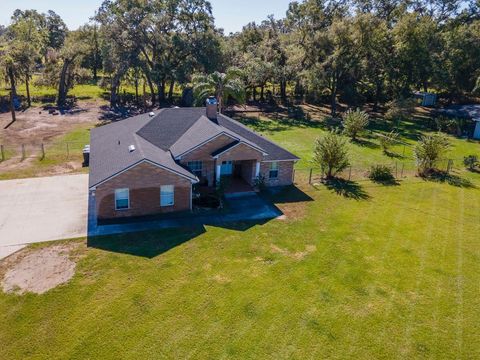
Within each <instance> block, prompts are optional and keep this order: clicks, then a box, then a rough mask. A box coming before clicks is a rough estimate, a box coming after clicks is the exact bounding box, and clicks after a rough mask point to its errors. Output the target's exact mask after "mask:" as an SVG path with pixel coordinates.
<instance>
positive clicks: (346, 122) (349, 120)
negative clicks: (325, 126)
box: [342, 109, 369, 140]
mask: <svg viewBox="0 0 480 360" xmlns="http://www.w3.org/2000/svg"><path fill="white" fill-rule="evenodd" d="M368 122H369V119H368V114H367V113H366V112H364V111H361V110H360V109H357V110H355V111H354V110H348V111H347V112H346V113H345V114H344V115H343V123H342V124H343V131H344V132H345V134H346V135H347V136H349V137H350V138H351V139H352V140H356V139H357V135H358V134H359V133H360V132H361V131H363V130H364V129H365V128H366V127H367V125H368Z"/></svg>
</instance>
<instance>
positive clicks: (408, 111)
mask: <svg viewBox="0 0 480 360" xmlns="http://www.w3.org/2000/svg"><path fill="white" fill-rule="evenodd" d="M387 108H388V110H387V112H386V113H385V119H386V120H388V121H392V122H393V123H395V124H398V123H399V122H400V121H404V120H408V119H409V118H410V117H411V116H412V114H413V111H414V110H415V100H413V99H397V100H392V101H390V102H389V103H388V104H387Z"/></svg>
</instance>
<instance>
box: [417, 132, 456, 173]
mask: <svg viewBox="0 0 480 360" xmlns="http://www.w3.org/2000/svg"><path fill="white" fill-rule="evenodd" d="M449 148H450V141H449V140H448V138H447V137H446V136H445V135H443V134H441V133H436V134H431V135H425V136H422V138H421V139H420V141H419V142H418V143H417V144H416V145H415V148H414V149H413V153H414V156H415V160H416V162H417V166H418V172H419V174H420V175H427V174H428V173H429V172H431V171H432V170H434V169H436V167H437V164H438V161H439V160H441V159H442V157H443V156H444V155H445V154H446V153H447V151H448V150H449Z"/></svg>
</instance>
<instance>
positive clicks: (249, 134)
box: [217, 114, 300, 161]
mask: <svg viewBox="0 0 480 360" xmlns="http://www.w3.org/2000/svg"><path fill="white" fill-rule="evenodd" d="M217 122H218V124H219V125H220V126H222V127H224V128H227V129H228V130H230V131H232V132H234V133H235V134H238V135H239V136H242V137H243V138H245V139H247V140H249V141H250V142H252V143H254V144H256V145H257V147H260V148H261V149H263V150H264V151H265V152H266V153H267V155H266V156H265V157H264V160H266V161H276V160H300V158H298V157H297V156H295V155H293V154H292V153H291V152H289V151H287V150H285V149H284V148H282V147H280V146H278V145H277V144H275V143H273V142H272V141H270V140H268V139H265V138H264V137H263V136H261V135H258V134H256V133H255V132H253V131H252V130H250V129H249V128H248V127H246V126H245V125H243V124H241V123H239V122H238V121H235V120H233V119H231V118H229V117H227V116H225V115H223V114H218V118H217Z"/></svg>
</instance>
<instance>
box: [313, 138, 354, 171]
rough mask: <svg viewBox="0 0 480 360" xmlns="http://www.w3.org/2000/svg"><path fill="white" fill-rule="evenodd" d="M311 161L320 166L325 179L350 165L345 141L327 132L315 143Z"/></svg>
mask: <svg viewBox="0 0 480 360" xmlns="http://www.w3.org/2000/svg"><path fill="white" fill-rule="evenodd" d="M313 161H314V162H315V163H316V164H318V165H319V166H320V168H321V169H322V171H323V172H324V173H325V174H326V176H327V178H332V177H334V176H335V175H336V174H337V173H339V172H340V171H342V170H344V169H345V168H347V167H348V166H349V165H350V162H349V160H348V148H347V141H346V139H345V138H344V137H343V136H341V135H339V134H338V133H336V132H333V131H331V132H329V133H327V134H326V135H324V136H322V137H320V138H318V139H317V140H316V141H315V151H314V155H313Z"/></svg>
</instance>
